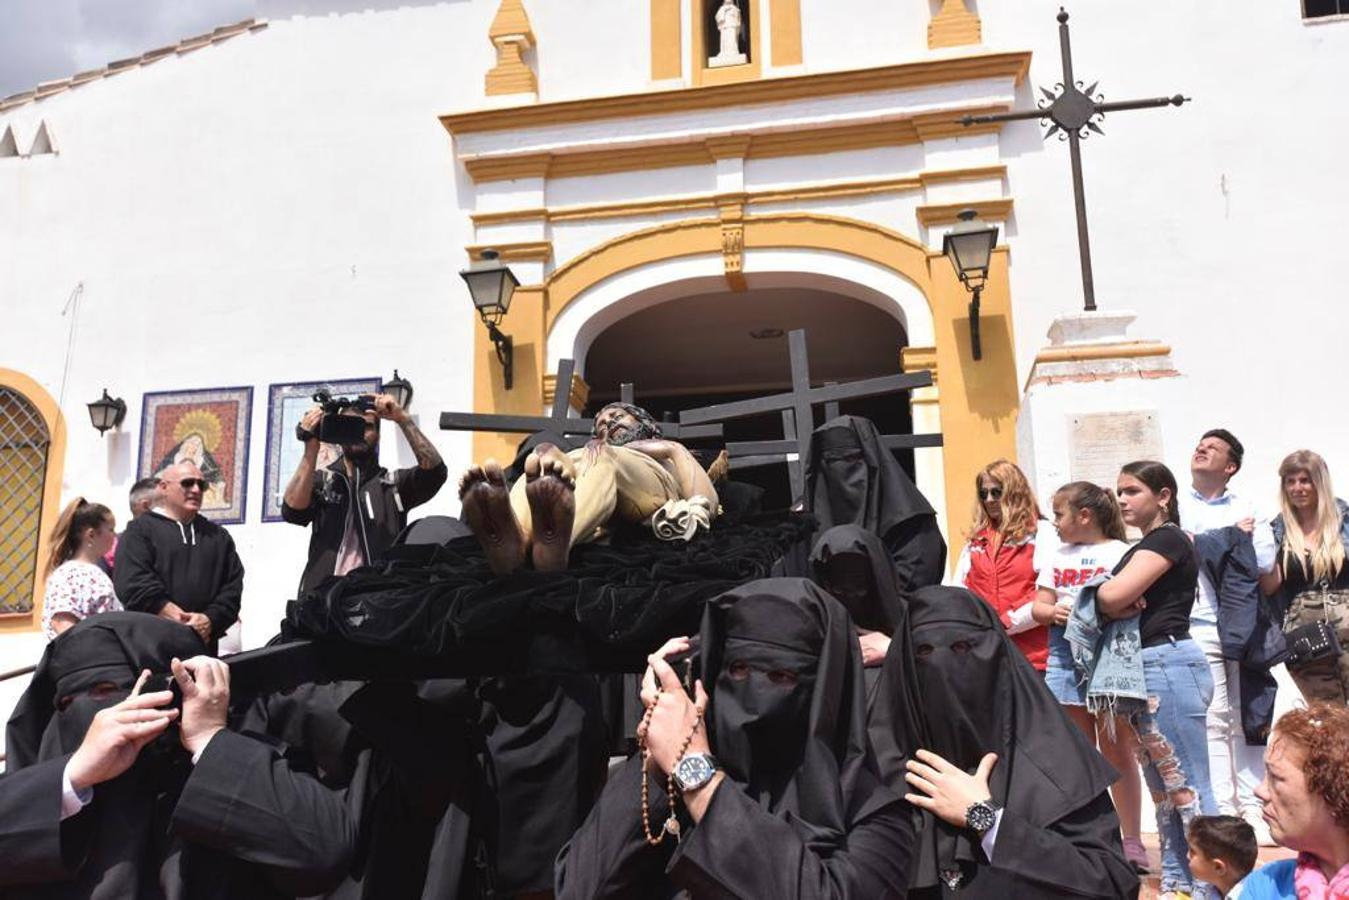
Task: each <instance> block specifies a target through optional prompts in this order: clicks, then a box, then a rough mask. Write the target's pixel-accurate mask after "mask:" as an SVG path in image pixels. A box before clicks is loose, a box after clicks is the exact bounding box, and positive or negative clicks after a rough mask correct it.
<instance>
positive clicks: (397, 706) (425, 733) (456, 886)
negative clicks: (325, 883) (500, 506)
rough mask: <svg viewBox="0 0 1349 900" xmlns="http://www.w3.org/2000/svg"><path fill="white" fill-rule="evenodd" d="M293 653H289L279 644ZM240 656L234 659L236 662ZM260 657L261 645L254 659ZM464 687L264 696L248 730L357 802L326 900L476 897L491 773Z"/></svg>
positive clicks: (245, 718)
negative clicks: (477, 757)
mask: <svg viewBox="0 0 1349 900" xmlns="http://www.w3.org/2000/svg"><path fill="white" fill-rule="evenodd" d="M268 652H269V653H270V655H272V656H274V657H276V658H279V659H284V657H285V654H286V652H287V648H285V647H284V646H282V647H271V648H268ZM231 659H233V657H232V658H231ZM273 662H274V660H272V661H267V660H260V659H259V658H258V656H257V652H256V651H255V653H254V654H250V658H249V659H246V660H245V661H244V663H245V665H248V664H262V665H268V664H272V663H273ZM474 708H475V707H474V703H473V699H472V697H471V693H470V692H469V691H468V690H467V688H466V687H465V686H464V684H463V682H448V681H446V682H426V683H423V684H421V685H415V684H413V683H411V682H382V683H369V684H366V683H363V682H351V681H347V682H334V683H327V684H306V685H301V686H300V687H297V688H295V689H293V690H288V691H283V692H278V693H275V694H270V695H267V696H264V697H259V698H257V699H256V700H255V701H254V702H253V703H252V704H251V705H250V706H249V708H248V709H247V710H246V711H245V712H244V713H243V715H242V718H241V720H240V727H242V728H246V729H248V730H249V731H258V732H263V733H265V734H267V735H268V736H269V737H271V738H273V739H277V740H279V741H282V742H284V744H285V745H286V746H287V747H289V748H291V752H292V754H293V755H295V756H296V757H298V758H302V759H305V760H306V761H307V762H308V763H309V764H311V765H312V767H313V769H314V770H315V773H316V775H317V777H319V778H320V779H321V780H322V781H323V783H324V784H325V785H327V786H328V787H330V788H331V789H332V790H334V791H341V792H343V793H344V794H345V795H346V796H347V797H348V806H349V808H350V809H351V811H352V815H353V818H354V820H355V824H354V828H355V835H354V839H353V845H354V849H353V853H352V854H351V856H350V859H349V865H348V867H347V869H346V870H345V871H344V872H343V873H342V877H341V879H340V882H341V883H340V884H338V885H337V886H335V887H333V888H331V889H330V890H328V891H327V892H325V893H324V894H323V896H324V897H326V898H335V900H336V898H341V900H352V898H372V900H373V898H382V897H400V898H402V897H408V898H417V897H423V898H427V900H430V898H453V897H457V896H465V897H468V896H476V893H477V891H478V889H479V885H478V884H477V883H476V882H475V881H474V879H476V878H477V877H478V873H476V872H475V871H472V870H471V867H470V860H469V856H470V848H471V840H470V833H469V829H470V825H471V822H472V809H473V807H474V805H475V803H477V802H478V794H477V793H476V789H477V786H478V785H479V784H480V782H481V779H480V778H477V777H476V774H477V769H476V766H475V764H474V761H473V760H472V748H471V746H470V743H469V737H468V733H469V732H468V727H467V726H468V722H469V720H470V719H471V718H472V717H473V716H474V715H475V713H474V711H473V710H474Z"/></svg>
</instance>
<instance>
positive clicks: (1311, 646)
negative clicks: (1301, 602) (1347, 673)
mask: <svg viewBox="0 0 1349 900" xmlns="http://www.w3.org/2000/svg"><path fill="white" fill-rule="evenodd" d="M1331 593H1332V592H1331V591H1330V590H1329V589H1328V586H1327V585H1325V584H1322V585H1321V621H1319V622H1311V623H1309V624H1307V625H1299V626H1298V627H1297V628H1293V629H1289V630H1285V631H1284V639H1285V640H1286V641H1287V642H1288V659H1287V660H1285V665H1287V666H1288V668H1289V669H1302V668H1305V667H1307V666H1309V665H1311V664H1313V663H1318V662H1321V661H1322V660H1325V659H1338V658H1339V656H1340V653H1341V649H1340V639H1339V636H1338V635H1336V634H1335V626H1334V625H1332V624H1331V623H1330V614H1329V612H1327V609H1326V607H1327V605H1328V604H1329V603H1330V602H1331ZM1334 593H1335V594H1336V595H1337V596H1336V598H1335V602H1341V601H1342V600H1343V599H1349V598H1345V597H1342V596H1340V595H1343V594H1344V592H1343V591H1335V592H1334Z"/></svg>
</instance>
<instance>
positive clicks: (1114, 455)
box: [1068, 410, 1162, 490]
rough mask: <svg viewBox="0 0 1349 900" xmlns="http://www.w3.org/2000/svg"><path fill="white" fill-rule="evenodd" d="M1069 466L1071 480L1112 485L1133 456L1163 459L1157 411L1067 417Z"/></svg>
mask: <svg viewBox="0 0 1349 900" xmlns="http://www.w3.org/2000/svg"><path fill="white" fill-rule="evenodd" d="M1068 426H1069V427H1068V440H1069V466H1070V470H1071V472H1072V479H1073V481H1090V482H1093V483H1095V484H1099V485H1101V486H1102V487H1106V488H1110V489H1111V490H1113V489H1114V487H1115V481H1116V479H1117V478H1118V476H1119V470H1120V466H1122V465H1124V464H1125V463H1127V462H1132V461H1133V460H1136V459H1161V458H1162V429H1161V424H1160V422H1159V421H1158V414H1157V412H1156V410H1147V411H1144V410H1139V411H1135V412H1118V413H1079V414H1076V415H1070V416H1069V417H1068Z"/></svg>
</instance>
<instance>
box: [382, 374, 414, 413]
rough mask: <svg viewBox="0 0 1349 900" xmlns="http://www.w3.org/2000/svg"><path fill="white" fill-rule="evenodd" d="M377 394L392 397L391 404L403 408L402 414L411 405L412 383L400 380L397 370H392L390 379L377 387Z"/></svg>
mask: <svg viewBox="0 0 1349 900" xmlns="http://www.w3.org/2000/svg"><path fill="white" fill-rule="evenodd" d="M379 392H380V393H381V394H388V395H389V396H391V397H393V402H394V403H397V404H398V405H399V406H401V407H403V411H404V412H406V411H407V408H408V407H409V406H411V405H412V382H410V381H408V380H407V379H406V378H400V377H399V375H398V370H397V369H394V370H393V377H392V378H390V379H389V380H388V381H386V382H384V383H383V384H381V385H380V386H379Z"/></svg>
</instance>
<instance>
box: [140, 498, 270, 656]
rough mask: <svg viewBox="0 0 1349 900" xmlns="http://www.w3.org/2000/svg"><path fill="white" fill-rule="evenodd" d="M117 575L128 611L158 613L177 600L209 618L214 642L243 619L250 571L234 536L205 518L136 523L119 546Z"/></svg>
mask: <svg viewBox="0 0 1349 900" xmlns="http://www.w3.org/2000/svg"><path fill="white" fill-rule="evenodd" d="M113 573H114V584H115V586H116V588H117V598H118V599H119V600H121V601H122V605H123V606H124V607H126V608H127V609H128V610H135V611H138V612H147V613H158V612H159V611H160V610H161V609H163V608H164V604H165V603H167V602H169V601H170V600H171V601H173V602H174V603H176V604H177V605H178V606H180V607H181V608H182V609H183V611H184V612H199V613H204V614H205V615H206V618H208V619H210V620H211V637H212V639H213V642H214V641H218V640H219V639H220V636H221V635H223V634H224V633H225V631H226V629H228V628H229V627H230V626H231V625H233V624H234V623H235V621H236V620H237V619H238V618H239V604H240V602H241V601H242V599H243V592H244V566H243V563H242V562H240V561H239V554H238V552H236V551H235V549H234V539H233V538H231V537H230V533H229V532H228V531H226V530H225V529H224V528H222V527H220V526H219V525H217V524H215V523H214V522H212V521H211V520H209V519H207V518H206V517H205V516H200V515H199V516H196V517H194V518H193V519H192V521H191V522H188V523H187V524H185V525H184V524H181V523H179V522H175V521H174V520H173V519H169V518H166V517H164V516H161V515H160V514H159V513H156V512H148V513H146V514H145V515H143V516H141V517H140V518H138V519H136V520H134V521H132V523H131V524H130V525H128V526H127V527H126V531H125V532H123V533H122V537H121V540H119V541H118V542H117V559H116V561H115V562H114V563H113Z"/></svg>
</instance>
